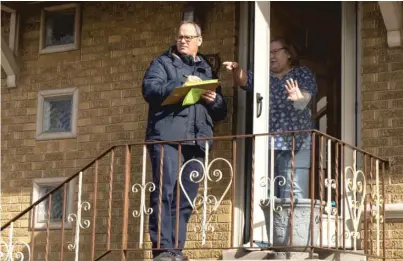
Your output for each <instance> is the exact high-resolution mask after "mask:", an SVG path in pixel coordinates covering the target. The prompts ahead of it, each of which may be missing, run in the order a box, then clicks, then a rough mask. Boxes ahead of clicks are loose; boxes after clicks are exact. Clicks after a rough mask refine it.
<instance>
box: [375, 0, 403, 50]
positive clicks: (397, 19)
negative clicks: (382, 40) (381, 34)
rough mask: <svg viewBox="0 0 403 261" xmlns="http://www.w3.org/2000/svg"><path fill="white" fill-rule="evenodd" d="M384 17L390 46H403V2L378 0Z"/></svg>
mask: <svg viewBox="0 0 403 261" xmlns="http://www.w3.org/2000/svg"><path fill="white" fill-rule="evenodd" d="M378 4H379V8H380V10H381V13H382V18H383V21H384V23H385V27H386V30H387V41H388V46H389V47H400V46H402V38H403V32H402V23H403V21H402V16H403V4H402V2H399V1H378Z"/></svg>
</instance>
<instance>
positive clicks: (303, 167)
mask: <svg viewBox="0 0 403 261" xmlns="http://www.w3.org/2000/svg"><path fill="white" fill-rule="evenodd" d="M291 162H292V151H291V150H275V151H274V177H275V180H274V196H275V197H277V198H290V197H291V195H290V190H291V177H292V176H291V175H292V170H293V169H292V165H291ZM294 162H295V163H294V182H293V184H294V187H293V194H294V199H295V198H308V195H309V169H310V167H311V150H295V151H294ZM270 164H271V158H269V166H270ZM270 175H271V174H270V168H269V175H268V176H269V177H270ZM276 177H277V178H276ZM284 181H285V184H284ZM267 185H268V193H269V197H270V184H267Z"/></svg>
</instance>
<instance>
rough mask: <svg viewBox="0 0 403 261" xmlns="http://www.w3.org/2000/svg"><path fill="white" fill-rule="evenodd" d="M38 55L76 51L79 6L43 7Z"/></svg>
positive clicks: (78, 41)
mask: <svg viewBox="0 0 403 261" xmlns="http://www.w3.org/2000/svg"><path fill="white" fill-rule="evenodd" d="M40 34H41V35H40V43H39V46H40V47H39V52H40V53H42V54H43V53H55V52H67V51H72V50H78V49H79V46H80V5H79V4H65V5H57V6H51V7H45V8H44V9H43V10H42V15H41V30H40Z"/></svg>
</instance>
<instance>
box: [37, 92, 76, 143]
mask: <svg viewBox="0 0 403 261" xmlns="http://www.w3.org/2000/svg"><path fill="white" fill-rule="evenodd" d="M77 110H78V88H68V89H61V90H44V91H40V92H39V93H38V108H37V121H36V139H37V140H51V139H67V138H75V137H77Z"/></svg>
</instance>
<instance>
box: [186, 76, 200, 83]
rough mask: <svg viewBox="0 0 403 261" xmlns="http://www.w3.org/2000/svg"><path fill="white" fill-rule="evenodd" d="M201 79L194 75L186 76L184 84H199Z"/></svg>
mask: <svg viewBox="0 0 403 261" xmlns="http://www.w3.org/2000/svg"><path fill="white" fill-rule="evenodd" d="M201 81H202V79H200V78H199V77H198V76H196V75H188V76H187V77H186V82H201Z"/></svg>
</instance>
